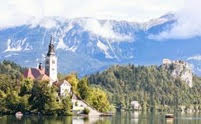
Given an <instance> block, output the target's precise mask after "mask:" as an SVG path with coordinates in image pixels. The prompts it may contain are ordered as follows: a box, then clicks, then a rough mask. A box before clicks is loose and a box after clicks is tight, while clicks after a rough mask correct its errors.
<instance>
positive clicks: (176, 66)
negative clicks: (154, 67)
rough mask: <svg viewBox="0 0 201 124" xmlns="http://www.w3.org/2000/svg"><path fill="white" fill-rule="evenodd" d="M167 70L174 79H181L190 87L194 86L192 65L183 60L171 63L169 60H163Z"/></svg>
mask: <svg viewBox="0 0 201 124" xmlns="http://www.w3.org/2000/svg"><path fill="white" fill-rule="evenodd" d="M162 67H164V68H165V69H167V70H168V71H169V72H170V73H171V75H172V77H174V78H180V79H181V80H182V81H184V82H186V83H187V84H188V86H189V87H192V86H193V83H192V80H193V74H192V68H191V67H190V65H189V64H188V63H187V62H185V61H181V60H176V61H171V60H169V59H163V65H162Z"/></svg>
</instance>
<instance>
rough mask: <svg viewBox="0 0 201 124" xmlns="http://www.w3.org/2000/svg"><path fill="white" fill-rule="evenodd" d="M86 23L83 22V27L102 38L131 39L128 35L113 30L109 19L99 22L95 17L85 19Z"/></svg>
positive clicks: (117, 40)
mask: <svg viewBox="0 0 201 124" xmlns="http://www.w3.org/2000/svg"><path fill="white" fill-rule="evenodd" d="M85 22H86V23H85V24H84V29H85V30H87V31H89V32H91V33H93V34H95V35H98V36H100V37H102V38H106V39H109V40H111V42H119V41H129V40H131V39H132V37H131V36H129V35H123V34H119V33H117V32H114V31H113V27H112V24H110V22H109V21H106V22H105V23H103V24H101V23H100V22H99V21H98V20H96V19H92V18H91V19H86V21H85Z"/></svg>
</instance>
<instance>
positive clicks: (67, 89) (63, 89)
mask: <svg viewBox="0 0 201 124" xmlns="http://www.w3.org/2000/svg"><path fill="white" fill-rule="evenodd" d="M55 85H56V86H57V87H59V95H60V96H66V95H67V94H72V91H71V88H72V86H71V84H70V83H69V82H68V81H66V80H62V81H58V82H57V83H55Z"/></svg>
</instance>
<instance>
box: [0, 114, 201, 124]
mask: <svg viewBox="0 0 201 124" xmlns="http://www.w3.org/2000/svg"><path fill="white" fill-rule="evenodd" d="M0 124H201V114H196V113H194V114H185V113H183V114H182V113H179V114H175V118H174V119H165V117H164V114H163V113H139V112H121V113H120V112H118V113H116V114H115V115H114V116H111V117H88V118H83V117H75V116H73V117H65V116H63V117H61V116H59V117H56V116H42V117H39V116H23V117H22V118H21V119H17V118H16V117H15V116H3V117H0Z"/></svg>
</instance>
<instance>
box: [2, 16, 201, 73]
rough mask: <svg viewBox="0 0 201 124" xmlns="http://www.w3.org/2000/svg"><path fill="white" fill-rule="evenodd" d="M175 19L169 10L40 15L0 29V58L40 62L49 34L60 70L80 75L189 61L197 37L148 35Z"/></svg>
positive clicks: (196, 51)
mask: <svg viewBox="0 0 201 124" xmlns="http://www.w3.org/2000/svg"><path fill="white" fill-rule="evenodd" d="M53 20H54V21H53ZM175 23H176V17H175V16H174V14H168V15H164V16H161V17H160V18H158V19H154V20H151V21H149V22H146V23H135V22H127V21H116V20H97V19H93V18H76V19H66V20H65V19H63V18H62V19H61V18H45V19H44V20H42V21H41V22H40V21H39V22H36V23H34V24H33V25H31V24H28V25H22V26H18V27H11V28H6V29H1V30H0V40H1V42H0V45H1V47H0V55H1V57H0V61H2V60H4V59H8V60H12V61H15V62H17V63H18V64H20V65H28V66H36V65H37V64H38V63H39V62H43V61H44V57H45V54H46V52H47V48H48V43H49V39H50V36H51V35H53V37H54V41H55V47H56V50H57V56H58V66H59V71H60V72H62V73H68V72H71V71H75V72H78V73H79V74H80V75H81V76H83V75H86V74H90V73H93V72H96V71H100V70H103V69H105V68H107V67H109V66H110V65H113V64H128V63H131V64H139V65H150V64H160V63H161V61H162V59H163V58H170V59H173V60H174V59H182V60H186V61H189V60H188V58H189V57H191V56H194V55H197V54H199V53H201V47H199V46H197V44H199V41H200V38H199V37H198V38H197V37H196V38H191V39H184V40H175V39H169V40H167V39H166V40H164V41H162V42H161V41H157V40H156V39H153V38H152V36H154V35H157V34H158V33H160V32H162V31H164V30H168V28H171V27H172V25H173V24H175ZM188 41H192V43H193V47H192V48H193V49H194V50H191V51H189V52H186V51H187V50H189V48H188V47H189V43H188ZM173 42H175V43H173ZM192 43H191V44H192ZM175 44H176V45H175ZM172 46H175V48H172ZM167 51H168V52H167ZM153 58H154V59H153ZM22 60H23V61H22ZM189 62H190V63H192V64H194V63H195V66H194V67H195V68H198V67H199V68H200V67H201V66H197V65H199V64H196V62H195V61H194V60H191V61H189ZM197 70H199V69H197ZM197 70H196V69H195V72H196V71H197ZM196 73H199V71H198V72H196Z"/></svg>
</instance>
